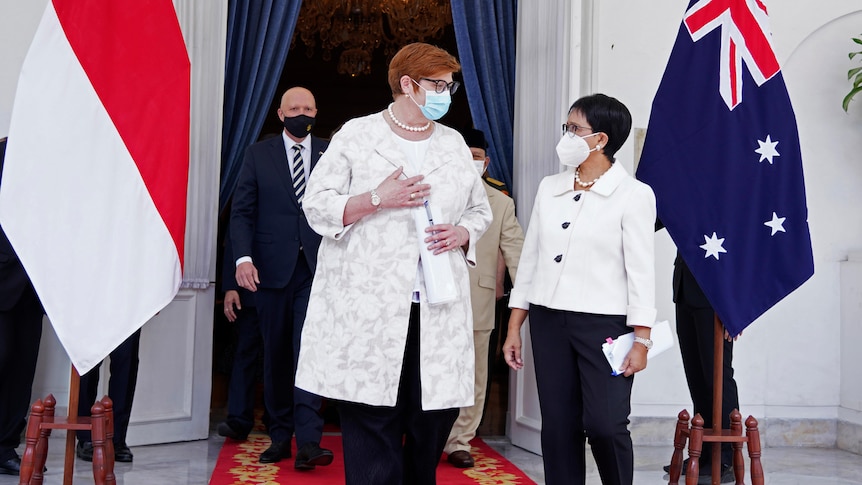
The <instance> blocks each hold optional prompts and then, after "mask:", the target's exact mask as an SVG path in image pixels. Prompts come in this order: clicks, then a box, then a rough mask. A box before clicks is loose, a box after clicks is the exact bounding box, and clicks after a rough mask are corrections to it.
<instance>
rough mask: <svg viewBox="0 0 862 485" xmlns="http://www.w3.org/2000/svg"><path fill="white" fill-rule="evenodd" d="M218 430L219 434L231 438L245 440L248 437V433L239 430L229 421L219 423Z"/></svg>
mask: <svg viewBox="0 0 862 485" xmlns="http://www.w3.org/2000/svg"><path fill="white" fill-rule="evenodd" d="M217 431H218V435H219V436H224V437H225V438H230V439H232V440H237V441H245V440H246V439H248V433H242V432H239V431H237V430H236V428H234V427H233V426H231V425H230V423H228V422H227V421H222V422H221V423H219V424H218V428H217Z"/></svg>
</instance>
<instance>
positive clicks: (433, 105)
mask: <svg viewBox="0 0 862 485" xmlns="http://www.w3.org/2000/svg"><path fill="white" fill-rule="evenodd" d="M411 81H413V82H414V83H416V85H417V86H419V87H420V88H422V90H423V91H425V106H422V105H420V104H419V103H416V100H415V99H413V96H410V99H413V102H414V103H416V106H419V111H421V112H422V115H424V116H425V117H426V118H428V119H429V120H432V121H433V120H439V119H440V118H442V117H443V115H445V114H446V112H447V111H449V105H450V104H451V103H452V96H450V95H449V91H445V92H442V93H438V92H435V91H429V90H427V89H425V88H423V87H422V86H421V85H420V84H419V83H417V82H416V81H414V80H413V79H411Z"/></svg>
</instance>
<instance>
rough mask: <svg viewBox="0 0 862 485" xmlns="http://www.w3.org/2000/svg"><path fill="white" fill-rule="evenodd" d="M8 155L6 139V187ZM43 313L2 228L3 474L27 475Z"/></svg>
mask: <svg viewBox="0 0 862 485" xmlns="http://www.w3.org/2000/svg"><path fill="white" fill-rule="evenodd" d="M5 155H6V138H2V139H0V182H2V173H3V159H4V157H5ZM0 187H2V185H0ZM0 190H2V189H0ZM43 313H44V312H43V310H42V304H41V303H40V302H39V297H38V296H36V290H35V289H34V288H33V284H32V283H30V278H29V277H28V276H27V273H26V272H25V271H24V267H23V266H22V265H21V261H19V260H18V256H17V255H16V254H15V251H14V250H13V249H12V244H11V243H10V242H9V239H7V238H6V233H5V232H3V228H2V227H0V474H5V475H18V473H19V471H20V469H21V459H20V457H19V456H18V453H16V452H15V448H17V447H18V445H19V444H20V442H21V432H22V431H23V430H24V426H25V425H26V418H27V411H28V409H29V407H30V392H31V390H32V387H33V377H34V376H35V374H36V360H37V359H38V357H39V340H40V339H41V338H42V314H43Z"/></svg>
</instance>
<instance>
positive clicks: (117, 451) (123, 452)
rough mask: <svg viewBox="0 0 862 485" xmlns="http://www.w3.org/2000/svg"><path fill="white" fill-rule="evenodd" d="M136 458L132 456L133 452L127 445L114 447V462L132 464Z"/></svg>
mask: <svg viewBox="0 0 862 485" xmlns="http://www.w3.org/2000/svg"><path fill="white" fill-rule="evenodd" d="M134 457H135V455H133V454H132V450H130V449H129V447H128V446H127V445H126V444H125V443H123V444H121V445H117V444H115V445H114V461H118V462H120V463H131V462H132V459H134Z"/></svg>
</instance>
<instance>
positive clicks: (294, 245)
mask: <svg viewBox="0 0 862 485" xmlns="http://www.w3.org/2000/svg"><path fill="white" fill-rule="evenodd" d="M327 146H329V142H327V141H325V140H321V139H319V138H317V137H312V138H311V157H310V159H311V167H310V171H313V170H314V166H315V165H316V164H317V161H318V160H319V159H320V155H321V154H322V153H323V151H324V150H326V147H327ZM310 171H309V173H311V172H310ZM230 233H231V243H232V245H233V254H234V256H235V257H237V258H239V257H242V256H246V255H248V256H251V258H252V260H253V262H254V265H255V266H256V267H257V269H258V273H259V277H260V287H262V288H283V287H285V286H287V284H288V283H289V282H290V278H291V276H292V275H293V270H294V268H295V267H296V261H297V257H298V256H299V254H300V252H299V250H300V248H302V249H303V253H304V254H305V258H306V260H307V261H308V265H309V267H310V268H311V271H312V273H313V272H314V269H315V267H316V266H317V248H318V246H320V235H318V234H317V233H315V232H314V231H313V230H312V229H311V228H310V227H309V226H308V222H307V221H306V219H305V214H303V212H302V210H301V209H300V207H299V202H297V200H296V193H295V192H294V191H293V180H292V178H291V175H290V165H289V164H288V161H287V152H286V151H285V147H284V139H283V137H281V136H277V137H274V138H270V139H268V140H264V141H262V142H258V143H255V144H254V145H252V146H250V147H249V148H248V150H246V153H245V158H244V159H243V162H242V168H241V169H240V173H239V180H238V181H237V186H236V190H235V191H234V195H233V206H232V209H231V219H230Z"/></svg>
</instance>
